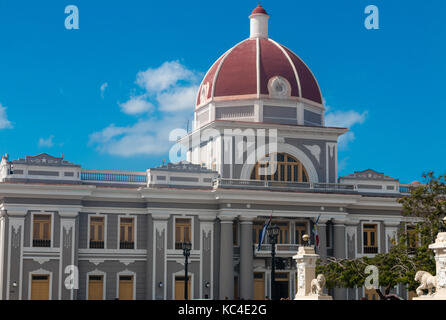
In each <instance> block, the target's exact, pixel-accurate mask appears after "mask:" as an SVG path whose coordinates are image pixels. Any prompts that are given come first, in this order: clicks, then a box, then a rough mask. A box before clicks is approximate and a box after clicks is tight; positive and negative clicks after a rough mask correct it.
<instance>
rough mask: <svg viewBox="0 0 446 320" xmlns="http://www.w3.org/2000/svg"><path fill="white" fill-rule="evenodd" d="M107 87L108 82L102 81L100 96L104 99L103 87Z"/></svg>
mask: <svg viewBox="0 0 446 320" xmlns="http://www.w3.org/2000/svg"><path fill="white" fill-rule="evenodd" d="M107 87H108V83H107V82H105V83H103V84H102V85H101V97H102V99H104V92H105V89H107Z"/></svg>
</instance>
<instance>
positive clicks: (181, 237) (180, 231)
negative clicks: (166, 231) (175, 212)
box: [175, 219, 192, 250]
mask: <svg viewBox="0 0 446 320" xmlns="http://www.w3.org/2000/svg"><path fill="white" fill-rule="evenodd" d="M191 230H192V220H191V219H176V220H175V249H177V250H178V249H183V242H191V241H192V237H191Z"/></svg>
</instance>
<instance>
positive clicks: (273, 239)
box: [268, 225, 280, 300]
mask: <svg viewBox="0 0 446 320" xmlns="http://www.w3.org/2000/svg"><path fill="white" fill-rule="evenodd" d="M279 230H280V229H279V227H278V226H276V225H272V226H271V227H269V228H268V237H269V243H271V300H274V299H275V298H276V261H275V257H276V243H277V236H278V235H279Z"/></svg>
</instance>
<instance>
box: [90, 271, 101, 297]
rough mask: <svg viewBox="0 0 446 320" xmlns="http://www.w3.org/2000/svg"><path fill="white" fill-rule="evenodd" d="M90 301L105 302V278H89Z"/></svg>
mask: <svg viewBox="0 0 446 320" xmlns="http://www.w3.org/2000/svg"><path fill="white" fill-rule="evenodd" d="M88 300H104V276H89V278H88Z"/></svg>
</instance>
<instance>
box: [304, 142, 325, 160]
mask: <svg viewBox="0 0 446 320" xmlns="http://www.w3.org/2000/svg"><path fill="white" fill-rule="evenodd" d="M304 147H305V148H307V149H308V150H310V152H311V154H312V155H313V156H314V157H315V158H316V160H317V162H318V163H321V147H319V146H318V145H317V144H315V145H306V144H305V145H304Z"/></svg>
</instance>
